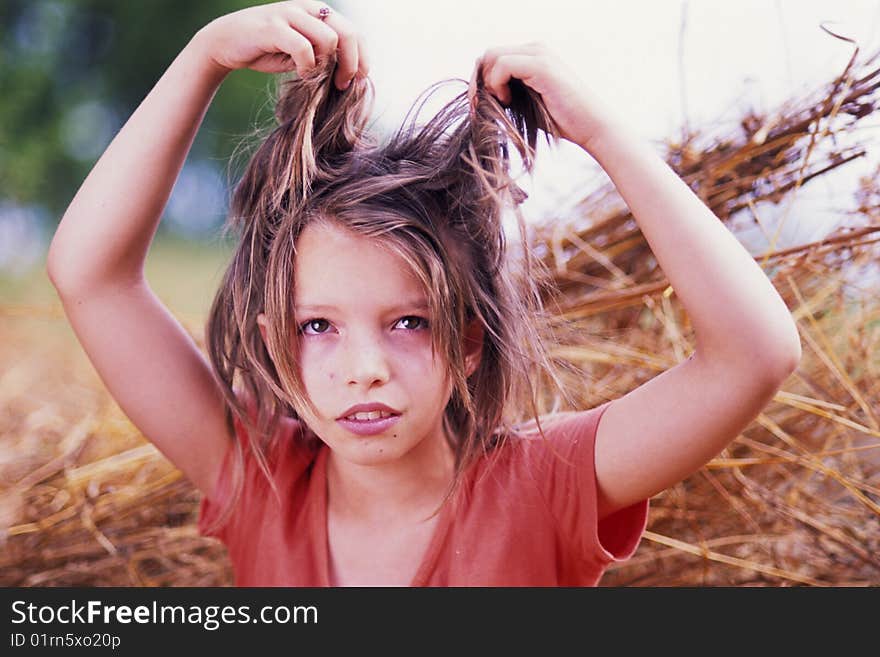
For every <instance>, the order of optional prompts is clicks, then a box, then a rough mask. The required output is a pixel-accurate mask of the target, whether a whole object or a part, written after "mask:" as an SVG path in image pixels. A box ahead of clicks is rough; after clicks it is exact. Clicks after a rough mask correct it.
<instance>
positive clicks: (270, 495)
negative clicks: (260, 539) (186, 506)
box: [198, 418, 310, 547]
mask: <svg viewBox="0 0 880 657" xmlns="http://www.w3.org/2000/svg"><path fill="white" fill-rule="evenodd" d="M233 424H234V427H235V441H233V440H230V441H229V445H228V446H227V448H226V454H225V456H224V458H223V464H222V466H221V468H220V473H219V474H218V476H217V481H216V482H215V484H214V487H213V489H212V491H211V492H210V493H209V494H207V495H204V496H203V497H202V499H201V501H200V503H199V520H198V531H199V534H200V535H202V536H212V537H215V538H219V539H220V540H221V541H223V542H224V543H226V544H227V545H228V546H229V547H232V544H233V543H234V542H235V541H236V540H237V538H238V537H242V536H244V537H246V536H248V535H249V532H251V531H252V530H253V529H254V526H255V524H258V523H259V522H260V519H261V518H263V517H264V516H265V514H266V512H267V511H268V510H269V509H268V506H269V505H270V504H272V503H273V501H274V500H275V498H276V494H275V491H273V489H272V484H271V483H270V482H269V479H268V478H267V477H266V474H265V473H264V472H263V470H262V468H261V467H260V464H259V463H258V461H257V458H256V457H255V455H254V453H253V451H252V449H251V447H250V437H249V436H248V432H247V430H246V429H245V428H244V426H243V425H242V424H241V422H240V421H239V420H238V418H235V419H234V422H233ZM299 427H300V424H299V422H298V421H296V420H294V419H292V418H283V419H282V420H281V422H280V424H279V427H278V429H277V430H276V431H277V433H276V435H275V436H274V438H273V440H272V441H271V445H272V451H271V453H269V454H266V461H267V465H268V469H269V473H270V475H271V476H272V480H273V482H274V483H275V487H276V489H277V490H279V491H280V490H283V489H284V486H285V485H286V484H288V483H289V482H290V480H291V479H296V478H297V477H299V476H300V475H301V474H302V473H303V471H304V470H305V469H306V467H307V466H308V464H309V462H310V459H309V454H310V451H309V450H308V449H307V448H306V447H305V446H303V444H302V438H301V435H300V434H301V431H300V429H299ZM236 441H237V443H238V446H240V448H241V450H240V451H241V457H242V458H241V464H242V474H243V477H242V484H241V489H240V497H239V498H238V500H235V501H233V499H232V497H233V495H234V493H235V490H234V484H235V468H236V460H237V456H236V451H237V449H236ZM230 504H232V505H233V506H232V509H231V511H229V513H228V515H227V516H226V517H225V518H223V516H224V513H225V512H226V511H227V507H228V506H229V505H230ZM221 519H223V522H222V524H219V525H218V524H217V523H218V521H219V520H221Z"/></svg>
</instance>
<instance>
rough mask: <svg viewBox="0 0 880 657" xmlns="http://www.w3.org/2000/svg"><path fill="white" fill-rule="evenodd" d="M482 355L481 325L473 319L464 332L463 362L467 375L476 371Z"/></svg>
mask: <svg viewBox="0 0 880 657" xmlns="http://www.w3.org/2000/svg"><path fill="white" fill-rule="evenodd" d="M482 355H483V325H482V324H480V320H478V319H473V320H471V322H470V324H468V326H467V328H466V329H465V332H464V364H465V371H466V372H467V375H468V377H470V375H471V374H473V373H474V372H476V371H477V367H479V365H480V358H481V357H482Z"/></svg>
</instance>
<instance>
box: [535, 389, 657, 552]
mask: <svg viewBox="0 0 880 657" xmlns="http://www.w3.org/2000/svg"><path fill="white" fill-rule="evenodd" d="M611 403H613V402H610V401H609V402H605V403H604V404H601V405H599V406H597V407H595V408H592V409H590V410H586V411H577V412H567V413H559V414H557V415H556V416H548V417H546V418H542V428H543V431H544V435H545V436H546V437H547V439H546V440H544V439H543V438H541V436H540V435H536V436H535V437H534V438H530V439H529V440H528V449H529V451H530V452H531V455H530V459H529V460H530V461H531V462H532V463H531V467H532V469H533V472H534V475H535V478H536V481H537V484H538V486H539V487H540V488H541V490H542V492H543V496H544V498H545V500H546V502H547V505H548V506H549V508H550V512H551V513H552V515H553V517H554V519H555V521H556V524H557V529H558V532H559V535H560V540H561V541H562V543H563V546H564V547H565V546H567V547H568V549H569V550H570V551H571V553H572V554H574V555H575V556H579V557H580V558H582V559H585V560H587V561H590V562H593V563H596V564H598V565H600V566H603V567H604V566H607V565H608V564H610V563H612V562H615V561H625V560H626V559H629V558H630V557H631V556H632V555H633V554H634V553H635V551H636V548H637V547H638V545H639V542H640V541H641V537H642V534H643V533H644V531H645V527H646V525H647V520H648V500H642V501H640V502H638V503H636V504H633V505H631V506H629V507H627V508H625V509H621V510H619V511H617V512H615V513H613V514H611V515H610V516H607V517H605V518H603V519H602V521H601V522H600V521H599V515H598V489H597V483H596V465H595V441H596V433H597V430H598V428H599V421H600V420H601V418H602V415H603V414H604V412H605V410H606V409H607V408H608V407H609V406H610V405H611Z"/></svg>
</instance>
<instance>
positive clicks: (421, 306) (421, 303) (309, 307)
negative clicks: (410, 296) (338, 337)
mask: <svg viewBox="0 0 880 657" xmlns="http://www.w3.org/2000/svg"><path fill="white" fill-rule="evenodd" d="M294 308H295V310H297V311H298V312H304V311H319V310H339V308H338V307H337V306H334V305H332V304H323V303H304V304H296V306H294ZM428 309H429V307H428V303H427V302H426V301H425V300H424V299H418V300H415V301H404V302H403V303H398V304H394V305H393V306H391V307H388V308H385V311H386V312H395V311H398V312H399V311H401V310H428Z"/></svg>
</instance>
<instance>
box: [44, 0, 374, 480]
mask: <svg viewBox="0 0 880 657" xmlns="http://www.w3.org/2000/svg"><path fill="white" fill-rule="evenodd" d="M323 7H324V5H323V4H321V3H319V2H313V1H312V0H293V1H290V2H278V3H274V4H269V5H263V6H259V7H252V8H249V9H243V10H241V11H238V12H234V13H232V14H227V15H225V16H221V17H220V18H217V19H216V20H214V21H212V22H211V23H209V24H208V25H206V26H205V27H203V28H202V29H201V30H199V32H197V33H196V34H195V35H194V36H193V38H192V39H191V40H190V42H189V43H188V44H187V45H186V46H185V47H184V49H183V50H182V51H181V52H180V54H179V55H178V56H177V58H176V59H175V60H174V61H173V62H172V63H171V65H170V66H169V67H168V70H167V71H166V72H165V74H164V75H163V76H162V77H161V79H160V80H159V81H158V82H157V83H156V85H155V87H154V88H153V89H152V90H151V91H150V93H149V94H148V95H147V97H146V98H145V99H144V100H143V102H142V103H141V105H140V106H139V107H138V108H137V110H136V111H135V112H134V114H132V116H131V117H130V118H129V120H128V121H127V122H126V124H125V125H124V126H123V128H122V129H121V130H120V132H119V134H117V135H116V137H115V138H114V139H113V141H112V142H111V143H110V145H109V146H108V147H107V150H106V151H105V152H104V154H103V155H102V156H101V158H100V159H99V160H98V162H97V164H95V166H94V168H93V169H92V171H91V172H90V173H89V175H88V176H87V178H86V179H85V181H84V182H83V184H82V186H81V187H80V189H79V191H78V192H77V194H76V196H75V197H74V199H73V201H72V202H71V204H70V206H69V207H68V208H67V211H66V212H65V213H64V217H63V218H62V220H61V223H60V224H59V226H58V229H57V231H56V233H55V236H54V238H53V240H52V244H51V245H50V248H49V254H48V259H47V270H48V274H49V278H50V279H51V281H52V283H53V285H54V286H55V288H56V289H57V291H58V294H59V297H60V298H61V301H62V303H63V306H64V310H65V313H66V314H67V317H68V319H69V321H70V323H71V326H72V327H73V330H74V332H75V333H76V335H77V337H78V339H79V341H80V343H81V344H82V346H83V348H84V349H85V351H86V353H87V355H88V356H89V358H90V359H91V362H92V364H93V365H94V366H95V369H96V370H97V371H98V374H99V375H100V376H101V378H102V380H103V381H104V384H105V385H106V386H107V388H108V389H109V391H110V392H111V394H112V395H113V397H114V398H115V399H116V401H117V402H118V403H119V405H120V407H121V408H122V410H123V411H124V412H125V413H126V414H127V415H128V417H129V418H130V419H131V420H132V422H134V424H135V425H136V426H137V427H138V428H139V429H140V430H141V431H142V432H143V434H144V435H145V436H146V437H147V438H149V439H150V440H151V441H152V442H153V443H154V444H155V445H156V446H157V447H158V448H159V449H160V450H161V451H162V452H163V453H164V454H165V455H166V456H167V457H168V458H169V459H170V460H171V461H172V462H173V463H174V464H175V465H176V466H177V467H179V468H180V469H181V470H182V471H183V472H184V474H186V475H187V476H188V477H189V478H190V479H191V480H192V481H193V482H194V483H195V485H196V486H198V487H199V488H200V489H201V490H202V491H204V492H206V493H208V492H211V487H212V486H213V483H214V481H215V480H216V478H217V474H218V473H219V469H220V465H221V463H222V458H223V455H224V452H225V449H226V446H227V443H228V432H227V429H226V425H225V419H224V416H225V414H224V406H223V398H222V395H221V393H220V391H219V387H218V385H217V384H216V383H215V381H214V379H213V376H212V374H211V370H210V366H209V364H208V362H207V360H206V359H205V357H204V356H203V355H202V353H201V352H200V351H199V350H198V348H197V347H196V345H195V343H194V342H193V341H192V340H191V339H190V337H189V335H188V334H187V333H186V331H185V330H184V329H183V328H182V327H181V326H180V324H179V323H178V322H177V321H176V320H175V319H174V318H173V317H172V315H171V314H170V313H169V312H168V310H167V309H166V308H165V307H164V306H163V305H162V303H161V302H160V301H159V299H158V298H157V297H156V296H155V294H154V293H153V292H152V290H151V289H150V288H149V286H148V284H147V282H146V280H145V278H144V261H145V258H146V254H147V251H148V249H149V246H150V242H151V241H152V238H153V235H154V234H155V231H156V228H157V226H158V223H159V220H160V218H161V215H162V210H163V208H164V207H165V204H166V203H167V201H168V197H169V195H170V194H171V189H172V187H173V185H174V181H175V180H176V178H177V175H178V174H179V172H180V169H181V167H182V166H183V162H184V160H185V159H186V155H187V153H188V152H189V149H190V147H191V145H192V141H193V139H194V137H195V135H196V132H197V131H198V128H199V125H200V124H201V121H202V119H203V117H204V114H205V111H206V110H207V108H208V105H209V104H210V102H211V99H212V98H213V96H214V93H215V92H216V91H217V88H218V87H219V85H220V84H221V82H222V81H223V79H224V78H225V76H226V75H227V74H228V73H229V72H230V71H232V70H234V69H237V68H252V69H254V70H258V71H262V72H266V73H280V72H283V71H289V70H293V69H296V70H298V71H299V72H303V71H304V70H306V69H308V68H311V67H313V66H314V65H315V57H316V55H320V54H326V53H330V52H333V51H337V50H338V54H337V57H338V68H337V72H336V75H335V78H334V82H335V83H336V85H337V87H339V88H340V89H342V88H345V87H346V86H347V84H346V83H347V82H349V81H350V80H351V79H352V78H353V77H354V75H355V74H356V73H358V72H359V73H360V74H361V75H366V73H367V68H366V62H365V61H364V57H363V54H362V50H363V48H362V46H361V45H360V44H359V43H358V38H357V35H356V34H355V33H354V31H353V30H352V29H351V26H350V24H349V23H348V21H347V20H345V19H344V18H343V17H342V16H340V15H338V14H336V13H332V12H331V13H329V15H327V16H324V14H325V13H327V12H326V10H325V11H324V12H321V9H322V8H323ZM359 51H361V52H359Z"/></svg>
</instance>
